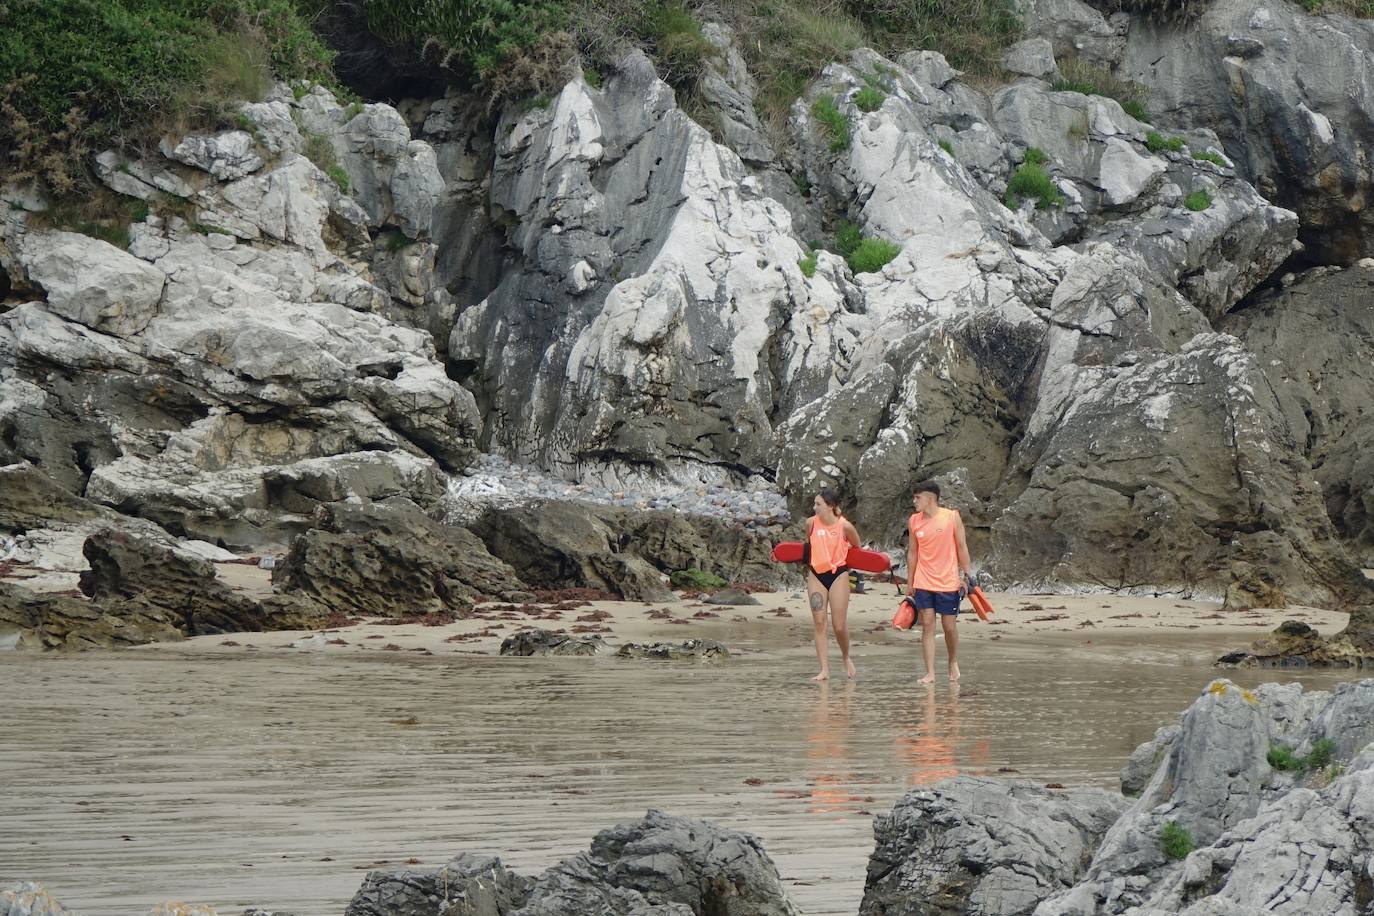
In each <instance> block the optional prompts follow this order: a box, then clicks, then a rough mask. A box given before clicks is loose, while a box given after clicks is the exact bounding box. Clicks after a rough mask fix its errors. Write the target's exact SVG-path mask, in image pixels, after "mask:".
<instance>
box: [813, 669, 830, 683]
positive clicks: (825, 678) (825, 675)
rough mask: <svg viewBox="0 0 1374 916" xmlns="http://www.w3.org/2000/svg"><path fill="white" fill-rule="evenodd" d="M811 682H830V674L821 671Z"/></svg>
mask: <svg viewBox="0 0 1374 916" xmlns="http://www.w3.org/2000/svg"><path fill="white" fill-rule="evenodd" d="M811 680H813V681H828V680H830V672H829V671H826V670H824V669H822V671H821V673H820V674H818V675H816V676H815V677H813V678H812V679H811Z"/></svg>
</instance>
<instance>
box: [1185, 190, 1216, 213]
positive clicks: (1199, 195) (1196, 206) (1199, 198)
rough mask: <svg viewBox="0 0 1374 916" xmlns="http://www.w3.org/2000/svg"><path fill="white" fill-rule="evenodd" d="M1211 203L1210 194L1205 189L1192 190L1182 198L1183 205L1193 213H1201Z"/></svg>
mask: <svg viewBox="0 0 1374 916" xmlns="http://www.w3.org/2000/svg"><path fill="white" fill-rule="evenodd" d="M1211 205H1212V195H1211V194H1208V193H1207V192H1206V191H1194V192H1193V193H1191V194H1189V195H1188V196H1187V197H1185V198H1183V206H1185V207H1187V208H1188V209H1189V210H1192V211H1193V212H1194V213H1201V212H1202V211H1203V210H1206V209H1207V208H1208V207H1210V206H1211Z"/></svg>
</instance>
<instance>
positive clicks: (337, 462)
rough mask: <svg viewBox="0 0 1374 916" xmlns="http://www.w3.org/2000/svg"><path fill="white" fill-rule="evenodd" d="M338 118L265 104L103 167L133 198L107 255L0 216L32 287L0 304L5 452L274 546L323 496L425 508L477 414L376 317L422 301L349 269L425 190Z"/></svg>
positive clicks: (185, 523)
mask: <svg viewBox="0 0 1374 916" xmlns="http://www.w3.org/2000/svg"><path fill="white" fill-rule="evenodd" d="M293 112H294V113H295V117H299V118H300V119H301V122H302V123H303V124H305V125H306V126H307V127H308V128H310V129H311V130H313V131H323V130H332V131H333V132H334V133H333V134H330V135H328V136H325V141H326V142H329V143H334V144H336V145H337V146H339V147H340V148H341V149H354V150H357V151H359V155H358V158H357V159H356V161H354V160H350V161H349V165H348V167H349V169H350V174H351V175H352V176H354V177H355V178H356V180H357V183H358V184H359V185H360V186H362V187H365V188H369V189H379V188H380V189H386V190H385V195H383V196H384V197H385V203H384V205H379V207H378V208H376V209H374V210H373V211H369V210H366V209H364V207H363V206H362V205H360V204H359V203H358V202H357V201H355V200H354V199H353V198H351V197H350V196H348V195H346V194H345V193H344V192H343V190H342V188H341V187H340V185H339V184H338V183H336V182H335V180H334V179H333V178H331V177H330V176H328V175H326V174H325V173H324V172H323V171H321V169H320V168H319V167H318V166H316V165H315V164H314V163H312V162H311V161H310V160H309V159H307V158H306V157H305V156H304V155H302V154H301V151H302V150H304V149H305V148H306V146H307V143H306V139H307V138H306V137H305V136H303V135H302V133H301V131H300V130H299V129H298V127H297V126H296V121H295V117H293ZM342 113H343V109H341V108H339V106H337V104H335V103H333V100H332V99H327V98H326V97H324V96H318V95H316V96H308V97H307V98H306V99H303V100H301V102H300V103H296V102H295V100H294V99H293V97H292V95H291V93H290V92H289V91H288V90H281V91H278V92H275V93H274V94H273V97H272V98H270V99H269V100H268V101H266V102H260V103H254V104H251V105H246V106H244V108H243V114H244V117H245V119H246V120H247V121H248V122H249V123H250V124H251V125H252V130H247V129H245V130H239V131H227V132H224V133H220V134H214V135H191V136H187V137H183V138H169V139H168V140H167V141H166V142H165V143H164V144H163V150H162V151H163V153H164V157H165V158H162V159H158V160H156V161H150V162H141V161H132V160H127V159H124V158H122V157H120V156H118V155H116V154H114V153H108V154H105V155H102V156H101V157H99V160H98V167H99V173H100V174H101V176H102V177H103V178H104V180H105V181H106V183H107V184H109V185H110V187H111V188H112V189H114V190H115V191H117V192H119V193H123V194H127V195H130V196H134V197H139V198H141V199H145V200H147V201H149V202H150V204H151V207H150V209H151V213H150V215H149V217H148V218H147V219H146V220H145V221H143V222H140V223H137V224H135V225H134V226H133V227H131V239H130V244H129V250H128V251H127V252H126V251H123V250H120V249H118V248H115V247H114V246H112V245H109V244H107V243H105V242H101V241H97V240H95V239H92V238H88V237H86V236H83V235H77V234H74V233H63V232H45V231H37V230H34V229H31V228H29V226H28V225H27V223H26V221H25V220H22V219H19V220H8V221H6V222H5V224H4V226H5V229H4V238H3V244H0V260H6V259H9V260H8V261H7V263H6V264H5V266H6V268H7V269H11V271H12V273H13V274H14V275H16V276H18V277H21V278H22V279H23V281H24V283H25V284H27V287H28V288H32V289H33V290H34V291H35V292H36V293H37V295H36V296H35V297H34V298H35V300H37V299H38V298H39V296H46V300H45V301H32V302H27V303H24V304H21V305H19V306H17V307H12V308H10V309H9V310H8V311H5V312H4V313H3V314H0V379H3V380H4V383H3V388H4V391H5V396H4V397H3V398H0V428H4V429H6V430H8V431H9V432H8V433H7V435H8V441H10V442H13V443H15V445H14V446H13V447H11V446H9V445H6V446H4V452H5V454H4V457H5V458H6V459H7V460H14V459H26V460H31V461H35V462H37V463H39V464H40V465H42V466H43V467H44V468H45V469H47V470H49V471H50V473H51V474H52V475H53V476H54V477H55V478H57V479H59V480H62V481H63V482H64V483H66V484H68V485H72V486H75V487H76V488H78V489H84V491H85V492H86V494H87V495H89V496H91V497H92V498H95V499H98V500H101V501H104V502H106V503H108V504H110V505H114V506H118V507H121V508H122V509H123V510H125V511H128V512H133V513H137V514H141V515H144V516H145V517H148V518H151V519H155V520H157V521H159V522H162V523H165V524H167V525H169V526H172V527H173V528H175V529H177V530H184V531H186V532H187V533H189V534H192V535H193V536H199V537H202V538H204V539H206V540H210V541H215V540H218V539H223V540H224V541H225V542H226V543H231V544H235V545H251V544H254V543H259V542H261V541H263V540H268V541H272V540H281V539H283V538H284V537H285V536H288V535H289V532H290V530H291V529H292V526H297V527H298V526H299V525H300V524H301V523H302V522H303V521H304V520H305V518H306V517H307V516H308V515H309V513H310V512H311V510H312V508H313V506H315V505H316V504H318V503H319V502H321V501H328V500H338V499H349V498H369V499H382V498H386V497H388V496H406V497H408V498H410V499H412V500H415V501H417V502H419V503H421V504H423V505H427V506H433V505H434V504H435V503H436V501H437V500H438V499H439V498H440V496H441V495H442V493H443V484H442V481H441V474H442V471H441V468H443V469H447V470H450V471H457V470H461V469H462V467H464V466H465V465H466V464H467V463H468V462H469V461H470V460H472V458H473V457H474V455H475V449H474V446H473V443H474V440H475V438H476V436H477V433H478V430H479V427H480V419H479V417H478V415H477V407H476V403H475V402H474V400H473V397H472V394H471V393H470V392H468V391H467V390H465V389H464V388H462V387H461V386H460V385H459V384H457V383H456V382H454V381H452V380H451V379H449V378H448V376H447V375H446V373H445V371H444V368H443V365H442V364H441V363H440V362H439V359H438V355H437V353H436V350H435V346H434V341H433V337H432V336H431V334H430V332H429V331H428V330H425V329H422V328H418V327H411V326H407V325H404V324H399V323H397V322H396V321H394V320H392V319H391V318H390V317H387V316H389V315H396V314H404V313H405V311H406V310H407V309H409V308H411V307H412V305H413V303H414V302H415V301H420V302H426V301H428V298H427V297H428V296H429V295H430V291H429V290H428V289H415V290H404V291H403V292H404V294H405V297H404V299H403V300H402V301H401V302H400V303H399V304H395V305H393V299H392V295H391V294H390V292H389V291H388V290H387V289H386V288H383V287H382V286H379V285H377V284H376V283H374V282H373V274H372V273H371V271H370V270H369V268H368V265H367V262H366V260H365V259H366V258H368V257H369V256H370V255H371V254H372V253H373V251H374V246H373V242H372V239H371V237H370V230H375V229H377V228H381V227H392V230H393V231H395V230H400V231H404V232H410V233H414V234H417V235H418V234H423V233H424V232H426V231H427V227H428V221H429V220H430V218H431V216H432V213H431V211H432V205H433V198H434V196H435V194H434V191H435V185H434V182H435V181H438V187H439V188H442V179H439V178H438V177H437V172H436V171H435V168H434V154H433V151H432V150H431V149H430V148H429V147H428V144H425V143H423V142H422V141H418V140H412V139H411V138H410V137H409V134H408V131H407V130H406V128H405V124H404V122H403V121H402V120H401V119H400V116H399V115H398V114H396V112H395V111H394V110H392V109H390V108H388V107H387V106H369V108H368V117H366V118H363V117H359V118H354V119H352V120H351V121H350V122H349V123H348V124H347V126H346V128H347V131H346V136H343V132H344V130H345V124H344V122H343V118H342ZM393 153H394V155H393ZM416 176H419V178H418V180H417V178H416ZM379 193H380V192H379ZM167 195H174V196H175V197H177V198H180V202H179V203H174V204H173V203H169V198H168V196H167ZM377 199H380V198H377ZM371 202H372V203H375V202H376V201H375V200H372V201H371ZM393 279H395V278H392V277H390V276H389V275H388V279H387V280H386V282H388V283H390V282H392V280H393ZM412 280H414V281H415V283H414V284H413V285H417V286H423V285H424V283H423V278H421V277H419V275H418V272H417V275H416V276H415V277H413V278H412ZM396 285H397V286H401V285H403V284H402V283H400V282H397V284H396ZM52 366H61V367H63V372H64V373H65V380H64V381H63V383H62V384H60V385H57V386H54V385H53V383H52V381H51V376H49V375H48V374H47V373H48V372H49V368H47V367H52ZM282 526H285V527H282Z"/></svg>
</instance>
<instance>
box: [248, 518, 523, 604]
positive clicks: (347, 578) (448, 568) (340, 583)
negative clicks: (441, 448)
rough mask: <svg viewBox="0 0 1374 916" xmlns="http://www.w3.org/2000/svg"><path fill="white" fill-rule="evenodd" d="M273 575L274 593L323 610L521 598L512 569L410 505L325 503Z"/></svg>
mask: <svg viewBox="0 0 1374 916" xmlns="http://www.w3.org/2000/svg"><path fill="white" fill-rule="evenodd" d="M316 521H317V522H318V526H317V527H315V528H312V529H310V530H309V531H306V532H304V533H303V534H300V535H298V536H297V537H296V538H295V540H293V541H292V543H291V547H290V549H289V550H288V551H287V553H286V556H285V557H284V558H283V559H282V561H281V562H280V563H279V564H277V566H276V567H275V568H274V569H273V570H272V581H273V585H274V587H275V588H276V589H277V590H278V591H280V592H281V593H283V594H287V595H300V596H303V597H305V598H308V599H310V600H312V601H313V602H315V603H317V604H319V605H320V606H322V607H324V608H326V609H328V610H329V611H336V612H340V613H345V614H350V613H356V614H382V615H385V616H410V615H416V614H426V613H432V612H436V611H437V612H447V613H452V614H457V613H461V612H465V611H467V610H470V609H471V608H472V606H473V603H474V602H475V601H477V600H479V599H481V598H501V599H504V600H512V601H516V600H523V599H524V598H526V597H528V595H529V589H528V587H527V586H526V585H525V583H524V582H522V581H521V580H520V578H519V576H518V575H517V574H516V572H515V570H514V569H512V568H511V567H510V566H509V565H508V564H506V563H504V562H502V561H501V560H498V559H497V558H496V557H493V556H492V555H491V554H490V553H488V552H487V549H486V547H485V546H484V545H483V544H482V542H481V540H479V539H478V538H477V536H476V535H474V534H472V533H471V532H470V531H467V530H466V529H464V528H456V527H452V526H448V525H442V524H440V523H438V522H435V521H433V520H432V519H430V518H429V517H428V516H426V515H425V514H424V513H423V512H421V511H420V509H419V508H418V507H417V506H415V505H414V504H413V503H410V502H409V501H408V500H396V501H392V502H389V503H376V504H371V505H366V506H359V505H352V504H347V503H330V504H327V505H325V506H322V507H321V508H320V509H319V510H317V513H316Z"/></svg>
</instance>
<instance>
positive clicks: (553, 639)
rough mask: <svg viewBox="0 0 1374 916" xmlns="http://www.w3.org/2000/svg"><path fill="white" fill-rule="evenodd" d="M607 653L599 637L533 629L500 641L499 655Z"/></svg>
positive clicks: (604, 644) (606, 648)
mask: <svg viewBox="0 0 1374 916" xmlns="http://www.w3.org/2000/svg"><path fill="white" fill-rule="evenodd" d="M608 651H610V650H609V648H608V647H607V646H606V641H605V640H604V639H602V638H601V637H600V636H569V635H568V634H566V633H554V632H550V631H549V630H543V629H540V628H538V627H535V628H533V629H529V630H521V631H520V632H518V633H512V634H511V635H509V636H507V637H506V638H505V639H503V640H501V653H500V654H502V655H513V656H516V657H518V658H529V657H530V656H534V655H600V654H602V653H604V652H608Z"/></svg>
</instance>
